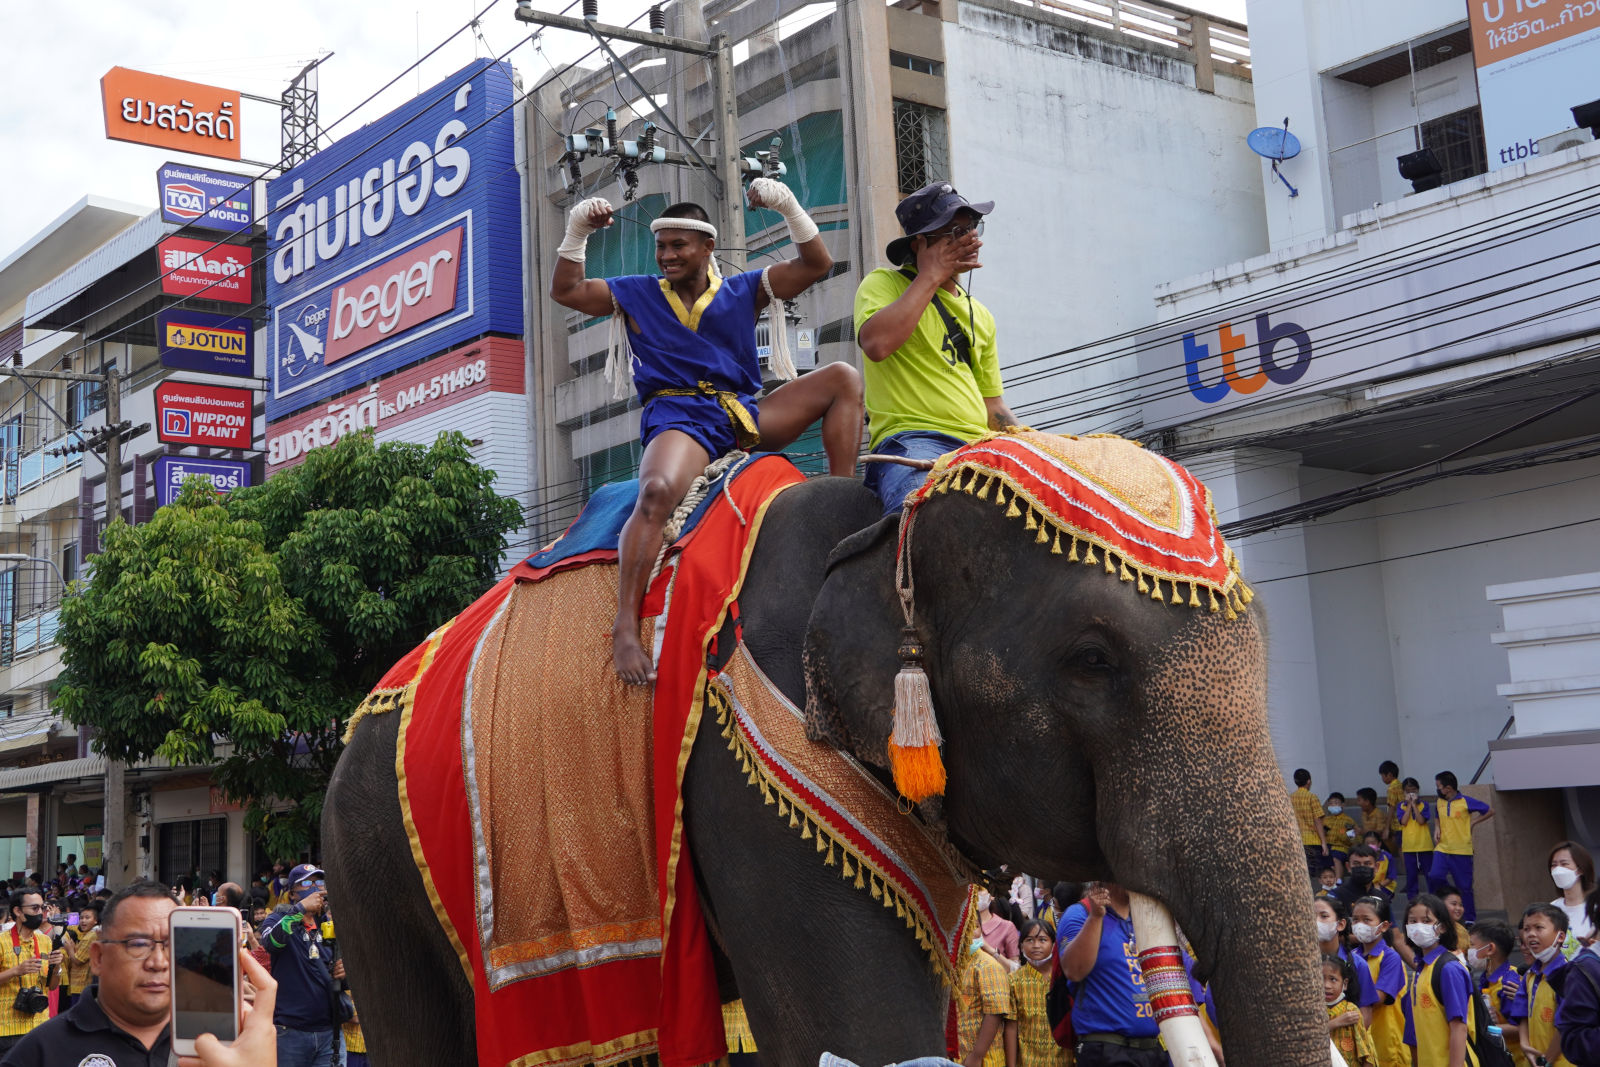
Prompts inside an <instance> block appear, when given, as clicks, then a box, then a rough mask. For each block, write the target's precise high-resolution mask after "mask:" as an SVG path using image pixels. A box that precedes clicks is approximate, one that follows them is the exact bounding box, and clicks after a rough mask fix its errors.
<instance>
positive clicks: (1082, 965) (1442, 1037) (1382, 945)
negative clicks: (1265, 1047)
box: [957, 761, 1600, 1067]
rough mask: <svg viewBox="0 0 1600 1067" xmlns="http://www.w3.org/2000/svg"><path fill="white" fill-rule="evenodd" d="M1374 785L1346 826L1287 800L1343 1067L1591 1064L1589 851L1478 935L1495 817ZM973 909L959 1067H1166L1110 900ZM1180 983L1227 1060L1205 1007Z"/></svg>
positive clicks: (1439, 784)
mask: <svg viewBox="0 0 1600 1067" xmlns="http://www.w3.org/2000/svg"><path fill="white" fill-rule="evenodd" d="M1380 776H1381V777H1382V778H1383V781H1384V783H1385V785H1386V786H1387V787H1388V795H1387V796H1386V797H1384V798H1383V800H1386V801H1387V802H1388V803H1387V805H1385V804H1384V803H1383V802H1382V801H1380V798H1379V794H1378V793H1377V791H1376V790H1375V789H1371V788H1362V789H1360V790H1357V792H1356V797H1357V804H1358V810H1357V812H1355V813H1347V812H1346V810H1345V797H1344V796H1343V795H1342V794H1340V793H1338V792H1334V793H1331V794H1329V795H1328V797H1327V799H1326V802H1325V803H1324V802H1323V801H1321V800H1319V799H1318V798H1317V797H1316V796H1315V795H1314V794H1312V793H1311V792H1310V784H1311V781H1310V775H1309V774H1307V773H1306V772H1305V771H1303V770H1302V771H1296V772H1295V781H1296V786H1297V789H1296V791H1295V793H1294V794H1293V795H1292V796H1291V804H1292V806H1293V808H1294V810H1295V813H1296V818H1297V820H1298V821H1299V825H1300V830H1301V835H1302V844H1303V845H1304V848H1305V851H1306V860H1307V873H1308V875H1309V876H1310V877H1311V880H1312V883H1313V894H1314V895H1313V903H1312V907H1313V915H1314V921H1315V928H1316V933H1315V937H1316V940H1317V943H1318V948H1319V950H1320V952H1321V956H1322V978H1323V981H1322V993H1323V996H1324V999H1325V1002H1326V1004H1327V1011H1328V1031H1329V1036H1330V1038H1331V1039H1332V1041H1333V1044H1334V1046H1335V1047H1336V1048H1338V1049H1339V1051H1340V1053H1341V1054H1342V1055H1343V1056H1344V1058H1345V1061H1346V1063H1347V1064H1348V1067H1496V1065H1497V1064H1501V1065H1505V1064H1509V1065H1511V1067H1550V1065H1553V1067H1600V942H1597V941H1596V938H1595V934H1596V930H1597V929H1600V892H1597V891H1596V885H1595V871H1594V861H1593V859H1592V857H1591V856H1590V854H1589V852H1588V850H1587V849H1585V848H1584V847H1583V846H1582V845H1580V844H1578V843H1576V842H1573V841H1561V842H1557V843H1556V844H1555V845H1554V846H1553V847H1552V848H1551V849H1550V852H1549V877H1550V879H1551V881H1552V883H1553V885H1554V888H1555V890H1556V893H1557V895H1556V896H1555V898H1554V899H1553V900H1550V901H1548V902H1545V901H1538V902H1535V903H1532V904H1529V905H1528V906H1527V907H1526V908H1524V909H1522V910H1521V912H1520V914H1519V915H1517V916H1516V918H1515V919H1514V921H1511V922H1507V921H1503V920H1500V919H1484V920H1482V921H1479V920H1478V919H1477V916H1476V913H1475V902H1474V899H1473V895H1472V876H1473V869H1472V857H1473V845H1472V830H1473V828H1474V827H1476V826H1477V825H1480V824H1481V823H1482V822H1484V821H1486V820H1487V819H1489V818H1492V817H1493V814H1494V813H1493V811H1492V809H1491V808H1490V807H1489V806H1488V805H1486V804H1484V803H1482V802H1481V801H1478V800H1476V799H1475V798H1470V797H1466V796H1465V795H1464V794H1462V793H1460V791H1459V789H1458V787H1457V782H1456V778H1455V776H1454V775H1453V774H1450V773H1449V772H1442V773H1440V774H1439V775H1438V776H1437V777H1436V780H1435V787H1436V789H1437V791H1438V792H1437V796H1438V799H1437V801H1436V802H1435V801H1428V800H1425V799H1423V797H1422V796H1420V794H1419V784H1418V782H1417V780H1416V779H1414V778H1402V777H1401V776H1400V774H1399V770H1398V768H1397V767H1396V766H1395V765H1394V764H1393V763H1392V762H1389V761H1385V762H1384V764H1383V765H1382V767H1381V769H1380ZM1358 819H1359V821H1358ZM1397 855H1398V856H1401V857H1403V866H1402V862H1399V861H1397V860H1396V856H1397ZM1402 875H1403V880H1404V884H1403V885H1402ZM1030 888H1031V891H1030ZM976 903H977V909H978V919H979V924H980V927H981V931H980V933H979V935H978V939H977V940H975V943H974V947H975V948H978V949H979V950H980V951H977V952H975V953H973V954H972V961H971V963H970V964H969V965H968V966H967V968H966V970H965V971H964V973H963V974H962V975H961V976H960V984H959V989H958V991H957V1019H958V1035H959V1042H960V1055H961V1058H962V1063H963V1067H1166V1065H1167V1063H1168V1057H1167V1054H1166V1052H1165V1050H1164V1049H1163V1048H1162V1045H1161V1041H1160V1037H1159V1033H1158V1030H1157V1027H1156V1024H1155V1021H1154V1019H1153V1018H1152V1017H1151V1015H1152V1013H1151V1012H1150V1011H1149V1005H1148V1000H1147V999H1146V998H1145V997H1144V992H1143V981H1142V977H1141V976H1140V975H1139V973H1138V965H1137V963H1136V961H1135V957H1136V952H1135V949H1134V939H1133V928H1132V924H1131V921H1130V919H1129V912H1128V905H1127V894H1126V893H1125V892H1124V891H1122V890H1121V889H1120V888H1119V887H1117V886H1111V885H1096V884H1094V883H1091V884H1089V885H1088V886H1078V885H1072V884H1068V883H1060V884H1058V885H1056V886H1055V887H1054V889H1053V890H1052V891H1050V892H1048V893H1047V892H1046V891H1045V889H1044V888H1043V887H1042V886H1039V887H1030V886H1029V885H1028V884H1027V880H1026V879H1022V878H1018V879H1017V880H1016V882H1015V883H1014V886H1013V892H1012V894H1011V896H1010V899H1009V900H1000V899H995V898H994V897H992V896H991V895H990V894H989V893H988V892H986V891H980V892H979V893H978V896H977V902H976ZM1057 959H1059V961H1060V967H1059V971H1060V974H1061V975H1062V976H1063V977H1064V979H1065V980H1066V989H1067V990H1068V991H1070V993H1071V994H1072V998H1073V999H1072V1008H1071V1022H1072V1031H1073V1036H1072V1038H1071V1040H1070V1042H1069V1045H1068V1047H1063V1045H1062V1044H1060V1043H1058V1040H1057V1037H1056V1035H1055V1034H1053V1033H1052V1024H1051V1020H1050V1018H1049V1017H1048V1013H1047V1011H1046V998H1047V996H1049V995H1050V990H1051V986H1052V978H1053V973H1054V972H1053V969H1052V968H1053V965H1054V961H1055V960H1057ZM1191 962H1192V961H1191ZM1193 985H1194V992H1195V996H1196V1001H1197V1003H1199V1004H1200V1006H1201V1009H1202V1011H1201V1017H1202V1022H1203V1024H1204V1026H1205V1028H1206V1032H1207V1037H1208V1039H1209V1040H1210V1041H1211V1044H1212V1051H1213V1054H1214V1055H1215V1056H1216V1058H1217V1061H1218V1062H1219V1063H1223V1062H1224V1053H1223V1049H1222V1048H1221V1046H1220V1042H1219V1040H1218V1031H1217V1028H1216V1011H1215V1007H1214V1005H1213V1004H1212V1003H1211V1001H1210V998H1209V996H1208V993H1207V991H1206V989H1205V988H1204V987H1203V986H1201V985H1199V984H1198V983H1193ZM1060 1032H1061V1030H1060V1029H1059V1028H1058V1029H1057V1031H1056V1033H1058V1034H1059V1033H1060Z"/></svg>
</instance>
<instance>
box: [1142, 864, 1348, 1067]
mask: <svg viewBox="0 0 1600 1067" xmlns="http://www.w3.org/2000/svg"><path fill="white" fill-rule="evenodd" d="M1128 913H1129V917H1130V918H1131V919H1132V920H1133V937H1134V942H1135V945H1136V947H1137V949H1138V953H1139V969H1140V971H1141V972H1142V973H1143V974H1144V986H1145V992H1146V993H1147V994H1148V995H1149V997H1150V1007H1151V1010H1152V1012H1153V1013H1154V1014H1155V1017H1156V1025H1157V1026H1158V1027H1159V1028H1160V1030H1161V1041H1162V1044H1164V1045H1166V1046H1167V1052H1168V1054H1169V1055H1170V1056H1171V1058H1172V1062H1173V1064H1174V1065H1175V1067H1217V1060H1216V1057H1215V1056H1213V1055H1212V1054H1211V1042H1210V1041H1209V1040H1207V1039H1206V1031H1205V1027H1204V1026H1202V1025H1201V1023H1200V1011H1199V1008H1197V1007H1196V1006H1195V1002H1194V994H1193V993H1192V992H1191V991H1190V989H1189V976H1188V973H1187V972H1186V971H1185V970H1184V967H1183V949H1181V948H1179V947H1178V928H1177V926H1176V925H1174V923H1173V921H1172V913H1171V912H1169V911H1167V909H1166V906H1165V905H1164V904H1162V903H1161V902H1160V901H1157V900H1156V899H1154V898H1153V897H1147V896H1145V895H1144V894H1143V893H1135V892H1133V891H1131V890H1130V891H1129V892H1128ZM1328 1050H1329V1051H1330V1052H1331V1053H1332V1054H1333V1059H1332V1060H1330V1061H1329V1062H1330V1063H1331V1064H1333V1065H1334V1067H1345V1061H1344V1057H1342V1056H1341V1055H1339V1048H1338V1046H1337V1045H1335V1044H1334V1043H1333V1039H1332V1038H1329V1039H1328Z"/></svg>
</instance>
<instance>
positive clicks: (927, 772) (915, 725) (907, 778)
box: [889, 629, 945, 804]
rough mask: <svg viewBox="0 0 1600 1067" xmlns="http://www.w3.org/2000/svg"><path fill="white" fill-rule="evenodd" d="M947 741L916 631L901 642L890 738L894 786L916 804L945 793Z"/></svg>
mask: <svg viewBox="0 0 1600 1067" xmlns="http://www.w3.org/2000/svg"><path fill="white" fill-rule="evenodd" d="M943 743H944V738H943V737H942V736H941V735H940V733H939V723H938V721H937V720H936V719H935V718H934V715H933V689H932V687H931V686H930V685H929V683H928V675H927V672H925V671H924V670H923V669H922V643H921V642H920V641H918V640H917V634H916V631H915V630H911V629H907V630H905V631H904V633H903V634H902V635H901V639H900V673H899V674H897V675H895V679H894V729H893V730H892V731H891V733H890V734H889V770H890V772H891V773H892V774H893V776H894V785H895V788H896V789H898V790H899V791H900V793H901V795H902V796H904V797H905V798H906V799H907V800H909V801H911V802H912V803H913V804H920V803H922V802H923V801H924V800H927V799H928V798H929V797H932V796H938V795H940V794H942V793H943V792H944V787H945V771H944V760H943V759H942V758H940V756H939V746H940V745H941V744H943Z"/></svg>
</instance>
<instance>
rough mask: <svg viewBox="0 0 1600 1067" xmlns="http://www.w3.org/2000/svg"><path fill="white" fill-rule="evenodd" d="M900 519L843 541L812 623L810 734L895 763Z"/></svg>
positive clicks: (870, 757)
mask: <svg viewBox="0 0 1600 1067" xmlns="http://www.w3.org/2000/svg"><path fill="white" fill-rule="evenodd" d="M899 532H900V517H899V515H892V516H889V517H888V518H885V519H883V520H882V521H881V522H878V523H876V524H874V525H872V526H869V527H867V528H866V529H865V530H861V531H859V532H857V533H855V534H852V535H851V536H850V537H847V538H845V539H844V540H843V541H841V542H840V543H839V545H838V547H836V548H835V549H834V550H833V555H832V556H830V557H829V559H828V576H827V578H826V580H825V581H824V582H823V585H822V591H821V593H820V594H818V596H817V599H816V603H815V605H814V606H813V607H812V610H811V619H810V622H809V623H808V624H807V626H806V639H805V674H806V736H808V737H809V738H811V740H813V741H820V742H823V743H825V744H829V745H832V746H834V747H835V748H838V749H841V750H843V751H846V752H850V753H852V754H853V755H855V756H856V758H857V759H861V760H864V761H866V762H868V763H872V764H875V765H877V766H880V767H886V766H888V763H889V731H890V729H891V727H892V726H893V724H894V678H895V674H896V673H897V672H898V671H899V669H900V656H899V647H900V631H901V628H902V627H903V626H904V620H903V618H902V616H901V614H900V602H899V598H898V597H896V595H895V591H894V555H895V543H896V541H897V539H898V537H899Z"/></svg>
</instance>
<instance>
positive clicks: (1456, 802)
mask: <svg viewBox="0 0 1600 1067" xmlns="http://www.w3.org/2000/svg"><path fill="white" fill-rule="evenodd" d="M1488 807H1489V806H1488V805H1487V804H1485V803H1484V802H1483V801H1481V800H1474V799H1472V798H1471V797H1469V796H1467V795H1466V794H1464V793H1457V794H1456V795H1455V796H1454V797H1451V798H1450V799H1449V800H1440V801H1439V803H1438V806H1437V811H1438V813H1439V845H1438V848H1439V851H1440V852H1443V853H1446V854H1447V855H1451V856H1470V855H1472V816H1473V814H1474V813H1476V812H1480V811H1486V810H1488Z"/></svg>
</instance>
